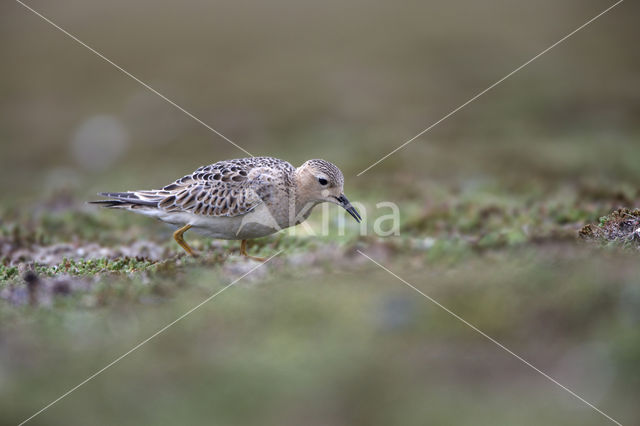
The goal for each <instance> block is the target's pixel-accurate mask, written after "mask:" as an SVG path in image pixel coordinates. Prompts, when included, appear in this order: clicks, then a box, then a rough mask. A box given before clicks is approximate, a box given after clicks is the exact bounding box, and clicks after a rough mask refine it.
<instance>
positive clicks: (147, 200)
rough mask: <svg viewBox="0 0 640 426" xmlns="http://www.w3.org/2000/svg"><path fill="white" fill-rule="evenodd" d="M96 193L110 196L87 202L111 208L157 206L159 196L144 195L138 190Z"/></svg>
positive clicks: (132, 208) (127, 208) (128, 208)
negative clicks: (106, 198) (105, 198)
mask: <svg viewBox="0 0 640 426" xmlns="http://www.w3.org/2000/svg"><path fill="white" fill-rule="evenodd" d="M98 195H101V196H103V197H108V198H110V199H109V200H97V201H89V204H98V205H100V206H102V207H107V208H111V209H126V210H136V209H145V208H146V209H148V208H155V207H158V203H159V202H160V200H161V198H159V197H153V196H149V195H146V196H144V195H143V193H140V192H99V193H98Z"/></svg>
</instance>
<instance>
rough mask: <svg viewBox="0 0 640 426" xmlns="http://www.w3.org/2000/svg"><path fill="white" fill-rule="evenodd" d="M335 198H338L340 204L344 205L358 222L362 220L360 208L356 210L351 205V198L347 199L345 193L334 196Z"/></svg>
mask: <svg viewBox="0 0 640 426" xmlns="http://www.w3.org/2000/svg"><path fill="white" fill-rule="evenodd" d="M333 198H335V199H336V200H338V202H339V203H340V205H341V206H342V207H344V209H345V210H346V211H348V212H349V214H350V215H351V216H353V218H354V219H355V220H356V222H358V223H360V221H361V220H362V217H361V216H360V213H358V210H356V209H355V208H354V207H353V206H352V205H351V203H350V202H349V200H347V197H345V196H344V194H341V195H340V196H339V197H333Z"/></svg>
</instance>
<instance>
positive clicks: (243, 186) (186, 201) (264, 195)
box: [135, 161, 281, 217]
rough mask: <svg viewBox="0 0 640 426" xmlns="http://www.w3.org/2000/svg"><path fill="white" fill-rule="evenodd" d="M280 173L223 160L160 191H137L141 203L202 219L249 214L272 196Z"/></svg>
mask: <svg viewBox="0 0 640 426" xmlns="http://www.w3.org/2000/svg"><path fill="white" fill-rule="evenodd" d="M280 172H281V171H279V170H277V169H273V168H271V167H268V166H267V167H255V166H254V165H247V164H242V163H234V162H232V161H222V162H219V163H215V164H212V165H210V166H205V167H200V168H199V169H198V170H196V171H195V172H193V173H192V174H190V175H187V176H184V177H182V178H180V179H178V180H176V181H175V182H173V183H172V184H170V185H167V186H165V187H164V188H162V189H161V190H158V191H136V192H135V195H136V196H137V197H138V198H139V199H141V200H147V201H150V202H157V203H158V204H157V206H158V208H159V209H162V210H165V211H167V212H180V211H184V212H190V213H194V214H198V215H203V216H229V217H232V216H240V215H243V214H247V213H249V212H250V211H252V210H253V209H255V208H256V207H257V206H258V205H260V204H261V203H263V202H264V200H266V199H268V198H269V197H271V196H272V194H273V192H274V190H275V182H276V180H277V179H278V178H279V177H278V174H279V173H280Z"/></svg>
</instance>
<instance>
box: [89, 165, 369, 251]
mask: <svg viewBox="0 0 640 426" xmlns="http://www.w3.org/2000/svg"><path fill="white" fill-rule="evenodd" d="M343 185H344V177H343V175H342V172H341V171H340V169H338V167H336V166H335V165H334V164H332V163H330V162H328V161H325V160H309V161H306V162H305V163H304V164H302V165H301V166H300V167H298V168H295V167H293V166H292V165H291V164H290V163H288V162H286V161H284V160H279V159H277V158H271V157H251V158H241V159H236V160H227V161H219V162H217V163H215V164H211V165H209V166H202V167H200V168H199V169H197V170H196V171H195V172H193V173H191V174H189V175H186V176H184V177H182V178H180V179H178V180H176V181H175V182H173V183H171V184H169V185H167V186H165V187H164V188H162V189H159V190H150V191H127V192H103V193H100V194H99V195H102V196H105V197H109V198H110V199H109V200H100V201H92V203H94V204H100V205H102V206H104V207H110V208H118V209H125V210H131V211H133V212H136V213H140V214H144V215H146V216H151V217H155V218H157V219H160V220H161V221H163V222H167V223H169V224H172V225H174V226H176V227H177V228H178V229H177V230H176V231H175V232H174V234H173V238H174V239H175V240H176V242H177V243H178V244H180V246H181V247H182V248H183V249H184V250H185V251H186V252H187V253H189V254H190V255H194V254H195V253H194V251H193V250H192V249H191V247H189V245H188V244H187V243H186V242H185V241H184V238H183V234H184V233H185V232H186V231H187V230H189V229H193V230H194V231H196V232H198V233H201V234H203V235H207V236H210V237H213V238H220V239H226V240H242V244H241V246H240V252H241V253H242V255H244V256H247V257H250V258H253V259H255V260H263V259H261V258H256V257H253V256H249V255H248V254H247V251H246V244H247V240H249V239H252V238H259V237H263V236H265V235H270V234H273V233H275V232H277V231H279V230H281V229H284V228H288V227H290V226H294V225H298V224H299V223H301V222H303V221H304V220H306V219H307V218H308V217H309V215H310V214H311V210H312V208H313V207H314V206H316V205H317V204H319V203H322V202H329V203H334V204H338V205H339V206H342V207H344V208H345V209H346V210H347V211H348V212H349V214H351V216H353V218H354V219H355V220H356V221H358V222H360V220H361V217H360V214H359V213H358V212H357V210H356V209H355V208H354V207H353V206H352V205H351V203H350V202H349V200H348V199H347V197H345V196H344V194H343Z"/></svg>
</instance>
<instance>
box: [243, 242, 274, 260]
mask: <svg viewBox="0 0 640 426" xmlns="http://www.w3.org/2000/svg"><path fill="white" fill-rule="evenodd" d="M240 254H241V255H243V256H244V257H248V258H249V259H253V260H257V261H258V262H264V261H265V260H267V259H266V258H264V257H256V256H251V255H250V254H249V253H247V240H242V243H240Z"/></svg>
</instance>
